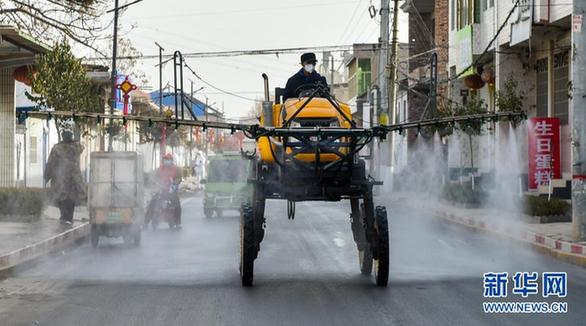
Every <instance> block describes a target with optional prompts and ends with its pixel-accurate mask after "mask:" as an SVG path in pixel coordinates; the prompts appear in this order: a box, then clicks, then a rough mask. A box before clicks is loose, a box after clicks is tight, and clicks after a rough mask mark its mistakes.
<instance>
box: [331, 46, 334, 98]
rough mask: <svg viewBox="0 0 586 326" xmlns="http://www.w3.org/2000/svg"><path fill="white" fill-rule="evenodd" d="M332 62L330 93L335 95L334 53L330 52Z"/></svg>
mask: <svg viewBox="0 0 586 326" xmlns="http://www.w3.org/2000/svg"><path fill="white" fill-rule="evenodd" d="M330 62H331V65H332V66H331V67H330V75H331V76H332V77H331V79H330V85H331V88H330V94H332V96H333V95H334V55H333V54H330Z"/></svg>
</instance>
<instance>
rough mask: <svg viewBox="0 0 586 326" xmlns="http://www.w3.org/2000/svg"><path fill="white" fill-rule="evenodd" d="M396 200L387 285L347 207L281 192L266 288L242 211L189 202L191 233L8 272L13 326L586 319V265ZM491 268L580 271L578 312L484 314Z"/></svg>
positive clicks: (266, 245) (4, 292)
mask: <svg viewBox="0 0 586 326" xmlns="http://www.w3.org/2000/svg"><path fill="white" fill-rule="evenodd" d="M380 203H381V202H380V200H379V201H378V204H380ZM386 204H387V206H388V207H389V212H390V221H391V223H390V225H391V276H390V285H389V287H388V288H377V287H376V286H374V284H373V281H372V279H370V278H368V277H364V276H361V275H360V273H359V268H358V260H357V253H356V249H355V245H354V243H353V240H352V235H351V232H350V225H349V221H348V215H349V204H348V203H300V204H298V205H297V217H296V219H295V220H294V221H289V220H287V218H286V210H285V203H284V202H278V201H275V202H273V201H271V202H269V204H268V206H267V209H268V212H267V216H268V217H269V220H268V229H267V233H266V236H265V240H264V242H263V244H262V248H261V252H260V255H259V258H258V259H257V261H256V265H255V272H256V273H255V286H254V287H253V288H242V287H241V286H240V280H239V276H238V260H239V259H238V256H239V254H238V253H239V228H238V225H239V218H238V215H237V213H236V212H234V213H232V214H229V213H226V214H225V215H224V216H223V217H221V218H218V217H214V218H212V219H206V218H205V217H203V213H202V207H201V205H202V201H201V198H190V199H188V200H187V201H186V202H185V203H184V228H183V230H181V231H178V232H177V231H170V230H167V229H165V228H163V229H160V230H157V231H146V232H145V233H143V244H142V245H141V246H140V247H139V248H132V247H126V246H124V245H123V244H122V242H121V240H110V239H107V240H106V241H103V242H102V244H101V246H100V248H98V249H97V250H94V249H92V248H91V247H90V246H89V245H88V244H86V245H83V246H81V247H78V248H75V249H72V250H71V251H68V252H63V253H61V254H60V255H56V256H53V257H49V258H46V259H43V260H41V261H39V262H38V263H37V264H35V265H34V266H32V267H29V268H27V269H26V270H22V271H19V272H18V273H17V274H16V275H15V276H14V277H11V278H8V279H6V280H4V281H2V282H0V325H56V326H64V325H96V326H98V325H99V326H104V325H141V326H142V325H524V326H525V325H554V324H555V325H584V324H586V309H585V308H586V270H585V269H582V268H579V267H575V266H572V265H569V264H566V263H563V262H560V261H557V260H554V259H552V258H549V257H546V256H543V255H541V254H539V253H536V252H534V251H533V250H531V249H530V248H526V247H523V246H520V245H519V244H517V243H514V242H506V241H503V240H495V239H493V238H491V237H489V236H485V235H483V234H479V233H474V232H470V231H468V230H466V229H462V228H460V227H457V226H452V225H446V224H443V223H441V222H438V221H436V220H434V219H431V218H428V217H425V216H420V214H419V213H418V212H417V211H415V210H413V209H412V208H408V207H403V206H402V205H403V204H402V203H401V201H393V202H387V203H386ZM491 271H492V272H497V271H508V272H516V271H531V272H532V271H537V272H541V271H565V272H568V275H569V285H568V296H567V298H565V299H564V301H566V302H568V309H569V313H567V314H556V315H554V314H548V315H543V314H541V315H529V314H516V315H495V314H485V313H484V312H483V310H482V302H483V301H485V299H484V298H483V296H482V294H483V293H482V291H483V289H482V274H483V273H485V272H491ZM526 301H548V299H542V298H540V297H537V298H531V297H530V298H529V299H527V300H526ZM550 301H551V300H550Z"/></svg>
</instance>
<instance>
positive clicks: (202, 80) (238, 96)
mask: <svg viewBox="0 0 586 326" xmlns="http://www.w3.org/2000/svg"><path fill="white" fill-rule="evenodd" d="M184 57H185V56H184ZM184 66H185V68H187V69H188V70H189V71H190V72H191V74H193V76H195V78H197V79H199V80H200V81H201V82H202V83H204V84H206V85H208V86H209V87H211V88H213V89H215V90H217V91H219V92H222V93H224V94H227V95H230V96H234V97H237V98H240V99H243V100H247V101H251V102H255V103H260V102H262V101H261V100H257V99H254V98H250V97H246V96H242V95H238V94H236V93H234V92H230V91H226V90H224V89H221V88H219V87H217V86H215V85H213V84H212V83H210V82H208V81H207V80H205V79H203V78H201V77H200V76H199V75H198V74H197V73H196V72H195V70H193V69H192V68H191V67H190V66H189V65H188V64H187V63H185V62H184Z"/></svg>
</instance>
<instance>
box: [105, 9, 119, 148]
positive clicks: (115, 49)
mask: <svg viewBox="0 0 586 326" xmlns="http://www.w3.org/2000/svg"><path fill="white" fill-rule="evenodd" d="M118 9H119V8H118V0H114V40H113V43H112V75H111V83H112V96H111V99H112V105H111V106H110V114H111V115H114V108H115V107H116V90H117V87H116V55H117V54H118V53H117V52H118ZM113 124H114V119H110V126H109V128H108V131H109V133H108V151H109V152H111V151H113V150H114V148H113V146H112V142H113V140H114V139H113V138H114V128H113V127H114V126H113Z"/></svg>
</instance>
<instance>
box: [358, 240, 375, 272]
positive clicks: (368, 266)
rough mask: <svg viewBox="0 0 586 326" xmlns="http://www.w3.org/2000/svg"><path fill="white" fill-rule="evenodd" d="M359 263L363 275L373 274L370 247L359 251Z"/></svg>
mask: <svg viewBox="0 0 586 326" xmlns="http://www.w3.org/2000/svg"><path fill="white" fill-rule="evenodd" d="M358 263H359V264H360V273H362V275H370V274H372V250H370V247H369V246H366V248H364V250H360V251H358Z"/></svg>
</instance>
